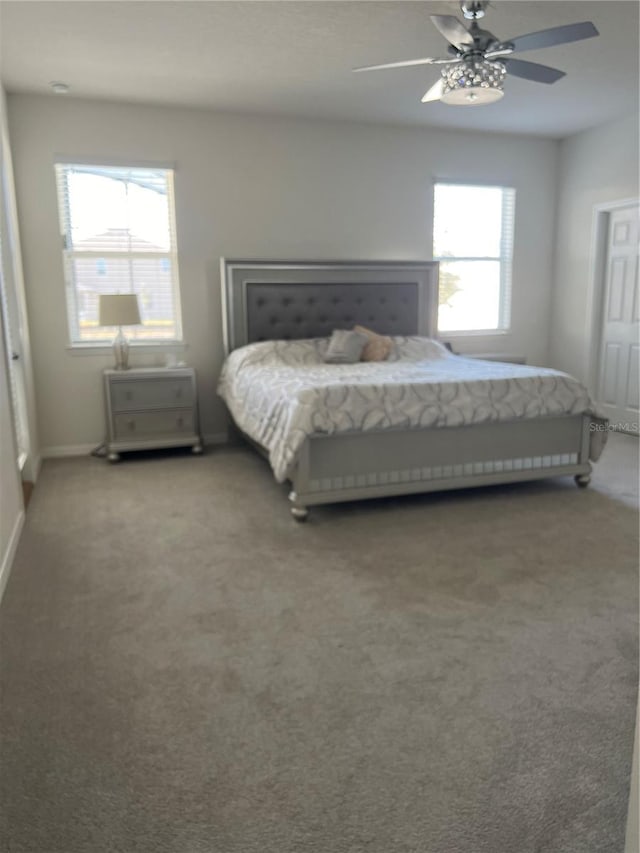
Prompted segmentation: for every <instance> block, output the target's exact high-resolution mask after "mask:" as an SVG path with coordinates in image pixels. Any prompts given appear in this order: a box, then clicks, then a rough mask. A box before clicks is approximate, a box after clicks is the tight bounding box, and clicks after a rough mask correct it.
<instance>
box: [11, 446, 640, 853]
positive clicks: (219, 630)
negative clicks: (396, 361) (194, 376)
mask: <svg viewBox="0 0 640 853" xmlns="http://www.w3.org/2000/svg"><path fill="white" fill-rule="evenodd" d="M614 438H615V439H616V441H613V442H612V444H611V447H610V448H609V450H608V451H607V455H606V456H605V457H604V459H603V462H602V464H601V467H600V469H599V472H598V476H597V479H596V482H595V483H594V487H593V488H590V489H587V490H584V491H582V490H578V489H576V488H575V486H574V485H573V482H572V481H571V480H566V481H547V482H544V483H537V484H531V485H519V486H510V487H504V488H502V487H501V488H493V489H485V490H482V491H467V492H457V493H453V492H451V493H447V494H444V495H431V496H422V497H411V498H405V499H398V500H386V501H376V502H368V503H360V504H352V505H344V506H341V507H328V508H322V509H318V510H315V511H314V512H313V513H312V518H311V520H310V522H309V523H308V524H307V525H297V524H296V523H295V522H294V521H292V520H291V519H290V516H289V511H288V507H287V504H286V500H285V491H284V490H283V489H282V488H281V487H279V486H277V485H276V484H275V483H274V482H273V480H272V478H271V476H270V473H269V471H268V469H267V468H266V466H265V463H264V462H263V461H262V460H261V459H259V458H258V457H257V456H255V455H254V454H253V453H252V452H251V451H249V450H246V449H244V448H236V449H219V450H216V451H213V452H211V453H209V454H207V455H205V456H204V457H202V458H196V457H191V456H190V455H185V454H182V453H177V454H163V455H155V456H147V457H145V458H131V459H130V460H127V461H125V462H123V463H122V464H120V465H117V466H109V465H107V464H106V463H104V462H102V461H100V460H96V459H77V460H62V461H52V462H47V463H46V464H45V466H44V470H43V473H42V476H41V479H40V480H39V482H38V485H37V487H36V489H35V492H34V496H33V499H32V501H31V505H30V507H29V512H28V519H27V524H26V528H25V531H24V535H23V539H22V542H21V545H20V548H19V551H18V555H17V559H16V562H15V566H14V571H13V573H12V576H11V578H10V580H9V584H8V587H7V591H6V594H5V598H4V601H3V603H2V608H1V610H0V629H1V633H0V641H1V646H0V688H1V694H0V732H1V737H2V740H1V743H0V803H1V812H2V821H1V822H0V850H2V851H3V853H27V851H28V852H29V853H138V852H139V851H144V853H305V851H309V853H365V851H366V853H621V851H622V849H623V835H624V824H625V816H626V810H627V792H628V782H629V773H630V766H631V752H632V738H633V726H634V715H635V707H636V683H637V649H638V638H637V620H638V601H637V593H638V578H637V564H638V551H637V515H636V511H635V510H634V509H633V508H632V506H631V505H630V504H633V503H634V502H635V501H636V500H637V497H634V495H637V491H634V490H635V488H636V487H635V485H634V483H635V482H636V480H635V479H634V476H635V477H637V474H635V475H634V468H633V466H634V465H637V442H635V440H634V439H632V438H626V437H618V436H615V437H614ZM607 458H608V459H609V460H610V462H609V463H608V462H607ZM635 470H636V471H637V468H636V469H635ZM607 472H608V473H607ZM618 498H621V499H618Z"/></svg>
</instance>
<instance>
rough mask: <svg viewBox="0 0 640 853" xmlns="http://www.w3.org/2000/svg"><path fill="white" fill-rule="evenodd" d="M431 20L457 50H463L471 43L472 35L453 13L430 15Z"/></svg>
mask: <svg viewBox="0 0 640 853" xmlns="http://www.w3.org/2000/svg"><path fill="white" fill-rule="evenodd" d="M431 21H432V22H433V26H434V27H435V28H436V29H437V30H439V31H440V32H441V33H442V35H443V36H444V37H445V38H446V40H447V41H448V42H449V44H452V45H453V46H454V47H457V48H458V50H464V48H465V47H470V45H472V44H473V36H472V35H471V33H470V32H469V31H468V30H467V29H466V27H463V26H462V24H461V22H460V21H459V20H458V19H457V18H456V17H455V16H454V15H431Z"/></svg>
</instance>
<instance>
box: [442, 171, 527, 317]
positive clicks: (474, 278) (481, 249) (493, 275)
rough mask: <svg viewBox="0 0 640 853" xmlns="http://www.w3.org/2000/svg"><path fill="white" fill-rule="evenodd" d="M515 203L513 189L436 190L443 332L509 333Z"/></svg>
mask: <svg viewBox="0 0 640 853" xmlns="http://www.w3.org/2000/svg"><path fill="white" fill-rule="evenodd" d="M515 199H516V191H515V189H512V188H511V187H491V186H478V185H464V184H451V183H437V184H436V185H435V188H434V219H433V257H434V260H437V261H439V262H440V306H439V311H438V328H439V330H440V331H441V332H443V331H446V332H465V331H497V330H506V329H508V328H509V325H510V319H511V274H512V263H513V232H514V216H515Z"/></svg>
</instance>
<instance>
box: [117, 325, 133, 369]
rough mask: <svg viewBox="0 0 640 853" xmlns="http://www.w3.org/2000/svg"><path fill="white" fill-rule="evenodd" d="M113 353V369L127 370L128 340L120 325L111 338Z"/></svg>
mask: <svg viewBox="0 0 640 853" xmlns="http://www.w3.org/2000/svg"><path fill="white" fill-rule="evenodd" d="M113 355H114V357H115V360H116V363H115V370H129V341H128V340H127V339H126V338H125V336H124V335H123V334H122V326H120V327H119V329H118V334H117V335H116V336H115V338H114V339H113Z"/></svg>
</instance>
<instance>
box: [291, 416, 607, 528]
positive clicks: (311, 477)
mask: <svg viewBox="0 0 640 853" xmlns="http://www.w3.org/2000/svg"><path fill="white" fill-rule="evenodd" d="M589 424H590V417H589V416H588V415H573V416H564V417H557V418H540V419H538V420H525V421H510V422H501V423H488V424H475V425H473V426H462V427H443V428H440V429H422V430H420V429H406V430H389V431H384V432H383V431H380V432H367V433H344V434H341V435H332V436H320V435H318V436H311V437H310V438H309V439H308V440H307V441H306V442H305V444H304V446H303V448H302V452H301V455H300V459H299V462H298V465H297V468H296V470H295V472H294V475H293V478H292V491H291V494H290V495H289V499H290V501H291V511H292V514H293V515H294V517H295V518H296V519H298V520H303V519H304V518H306V514H307V507H309V506H313V505H316V504H323V503H336V502H339V501H351V500H360V499H364V498H375V497H387V496H392V495H403V494H411V493H416V492H432V491H444V490H446V489H463V488H469V487H472V486H486V485H491V484H494V483H513V482H519V481H524V480H536V479H541V478H544V477H558V476H563V475H573V476H574V477H575V478H576V482H578V484H579V485H582V486H585V485H587V484H588V482H589V475H590V473H591V465H590V463H589Z"/></svg>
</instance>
